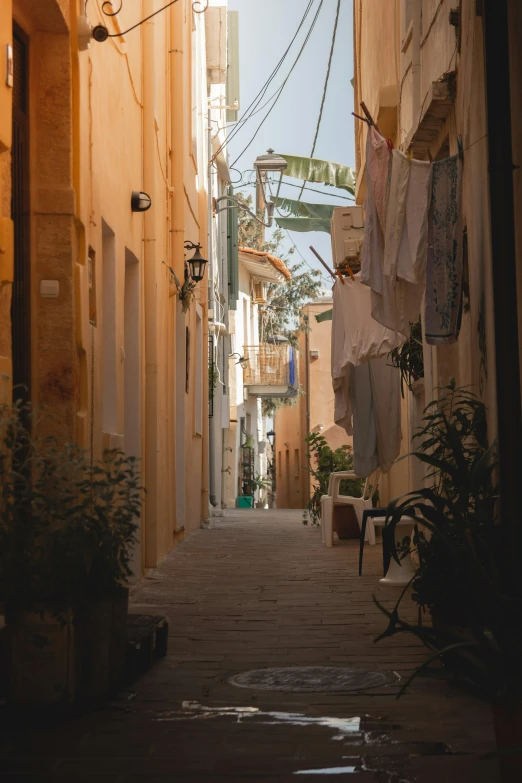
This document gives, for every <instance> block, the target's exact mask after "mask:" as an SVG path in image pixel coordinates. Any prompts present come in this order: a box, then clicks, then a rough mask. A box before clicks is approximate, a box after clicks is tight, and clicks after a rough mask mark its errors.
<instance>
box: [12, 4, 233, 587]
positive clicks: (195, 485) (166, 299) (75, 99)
mask: <svg viewBox="0 0 522 783" xmlns="http://www.w3.org/2000/svg"><path fill="white" fill-rule="evenodd" d="M119 5H121V8H117V6H119ZM163 5H164V4H163V3H161V2H159V0H142V2H123V3H121V4H119V3H118V4H115V3H113V4H112V6H111V4H110V3H102V2H98V0H91V2H84V0H41V1H39V2H33V1H32V0H6V1H5V2H2V3H1V8H0V35H1V45H2V63H4V61H6V62H7V71H6V73H5V74H3V75H2V79H1V84H0V193H1V198H0V216H1V223H0V229H1V230H0V259H1V264H0V268H1V281H0V393H1V399H2V400H4V401H8V400H9V399H10V398H11V395H12V389H13V387H17V386H19V385H20V384H22V385H23V386H25V387H26V388H27V392H24V395H25V396H26V397H27V398H28V399H30V400H31V402H32V403H33V404H34V405H36V406H37V407H39V408H46V409H47V410H49V411H50V412H51V413H52V414H53V417H54V421H55V422H56V427H59V428H60V433H62V437H63V438H64V439H67V440H69V441H72V442H76V443H78V444H80V445H81V446H82V447H83V448H85V449H86V450H87V451H89V452H90V453H91V454H92V455H93V457H94V458H97V457H99V456H100V455H101V452H102V449H103V448H106V447H118V448H122V449H123V450H124V451H125V452H126V453H127V454H129V455H132V456H136V457H138V458H139V459H140V460H141V469H142V477H143V482H144V484H145V487H146V489H147V495H146V501H145V508H144V512H143V518H142V520H141V535H140V544H139V547H138V548H137V550H136V552H135V559H134V571H135V573H136V575H139V574H140V573H141V572H142V571H143V570H144V569H145V568H149V567H154V566H155V565H156V564H157V563H158V561H159V560H160V559H161V558H162V557H163V556H164V555H165V554H166V552H168V550H169V549H170V548H171V547H172V546H173V545H175V543H176V542H177V541H178V540H180V539H181V538H182V537H183V536H184V535H185V534H187V533H189V532H191V531H192V530H194V529H195V528H197V527H199V526H200V524H201V523H202V522H205V520H206V519H208V514H209V510H208V509H209V479H208V476H209V466H208V435H209V428H208V387H209V384H208V370H207V368H208V291H207V277H205V279H204V280H203V281H202V282H200V283H199V284H197V285H196V286H195V288H194V289H193V291H192V292H191V293H189V296H188V298H187V297H185V301H181V298H180V294H183V293H184V292H185V290H186V289H181V286H182V285H183V283H184V280H185V269H186V265H185V261H186V258H187V257H188V258H190V256H191V255H192V253H193V252H194V251H193V250H190V249H189V250H186V249H185V247H184V245H185V243H186V242H189V243H193V244H199V245H200V246H201V253H202V255H203V256H204V257H205V258H208V257H209V256H208V250H209V245H208V235H209V224H210V222H211V221H212V220H214V218H213V216H212V206H211V202H210V201H209V182H210V181H211V180H212V178H213V182H214V184H213V188H214V190H215V191H219V192H223V191H224V186H225V183H226V181H227V178H228V177H227V168H226V161H225V159H224V153H222V154H221V157H220V159H219V160H218V164H219V165H218V167H217V169H216V166H215V164H214V165H213V166H212V167H211V168H212V172H211V175H210V176H209V159H210V157H211V147H212V143H213V142H212V135H213V134H212V133H211V132H209V124H211V120H213V121H214V125H215V126H219V127H221V126H222V125H224V124H225V122H224V120H225V112H226V100H225V99H224V98H223V97H222V95H221V93H222V92H223V90H222V89H220V85H221V86H222V85H223V84H224V83H225V82H226V71H227V14H226V3H223V2H221V3H219V4H218V3H215V2H210V6H211V8H210V9H208V10H210V11H211V12H212V14H213V16H210V17H209V20H208V21H207V22H206V20H205V13H204V12H205V11H206V10H207V9H206V6H207V3H192V2H189V0H179V1H178V2H176V3H174V4H173V5H172V6H171V7H169V8H167V9H165V10H163V11H161V12H160V13H155V12H157V11H159V10H160V9H161V8H163ZM216 8H217V12H216ZM220 9H221V11H220ZM145 19H146V21H145V22H144V23H143V24H138V23H140V22H141V21H142V20H145ZM209 22H210V24H209ZM214 22H215V24H213V23H214ZM97 25H101V26H104V27H106V30H107V34H108V37H107V38H106V40H103V41H100V42H98V41H97V40H94V39H93V38H92V28H93V27H95V26H97ZM206 27H207V29H205V28H206ZM207 50H208V52H209V57H210V61H212V62H211V65H212V67H210V66H207ZM4 52H7V57H4ZM216 58H217V61H218V62H217V71H216V64H215V62H214V61H215V60H216ZM220 63H221V65H220ZM213 85H217V87H213ZM209 98H211V99H213V101H214V105H213V107H211V111H213V112H214V115H213V117H211V116H210V115H209ZM216 99H217V100H216ZM214 135H215V134H214ZM223 140H224V139H223V138H222V139H221V142H223ZM133 192H144V193H145V194H147V196H148V197H150V202H151V206H150V209H148V210H147V211H144V212H139V211H134V208H133V207H131V194H132V193H133ZM214 248H215V241H214ZM223 253H224V254H225V256H226V242H225V244H224V248H222V249H221V250H220V251H219V254H218V255H216V251H215V250H214V257H213V258H212V257H211V266H212V262H214V267H215V264H216V259H217V258H219V263H222V258H221V256H222V254H223ZM214 283H215V279H214V278H213V279H212V287H211V290H212V292H213V291H214ZM225 286H226V281H225ZM225 291H226V288H225ZM189 300H190V301H189ZM20 394H21V392H20V391H19V390H17V389H15V392H14V395H15V397H17V396H19V395H20ZM53 426H55V425H53Z"/></svg>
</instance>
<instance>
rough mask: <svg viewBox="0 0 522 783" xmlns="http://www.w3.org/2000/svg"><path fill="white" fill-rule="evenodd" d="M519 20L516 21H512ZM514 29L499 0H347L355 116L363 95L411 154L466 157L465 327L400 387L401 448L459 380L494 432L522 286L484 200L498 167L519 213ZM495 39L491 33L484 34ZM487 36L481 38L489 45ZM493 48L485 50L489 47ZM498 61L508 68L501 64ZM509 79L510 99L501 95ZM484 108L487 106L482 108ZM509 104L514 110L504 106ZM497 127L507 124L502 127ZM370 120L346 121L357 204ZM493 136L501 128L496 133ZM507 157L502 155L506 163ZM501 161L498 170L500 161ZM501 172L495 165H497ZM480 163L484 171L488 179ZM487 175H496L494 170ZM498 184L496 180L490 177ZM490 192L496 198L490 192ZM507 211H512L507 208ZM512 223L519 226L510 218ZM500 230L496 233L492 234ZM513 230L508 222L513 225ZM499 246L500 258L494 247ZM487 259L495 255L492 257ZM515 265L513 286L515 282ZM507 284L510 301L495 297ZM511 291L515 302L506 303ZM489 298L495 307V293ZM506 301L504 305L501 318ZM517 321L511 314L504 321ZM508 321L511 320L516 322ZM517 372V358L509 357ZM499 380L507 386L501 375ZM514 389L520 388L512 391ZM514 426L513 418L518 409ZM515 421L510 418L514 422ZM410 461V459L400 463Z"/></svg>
mask: <svg viewBox="0 0 522 783" xmlns="http://www.w3.org/2000/svg"><path fill="white" fill-rule="evenodd" d="M517 25H518V26H517ZM508 29H509V30H510V31H511V32H510V33H509V34H510V35H511V36H513V35H515V33H514V32H513V31H514V30H516V29H518V30H520V8H519V3H517V2H504V1H502V2H501V3H499V4H497V3H495V2H493V3H491V2H488V0H486V1H485V2H479V1H478V0H460V2H451V0H393V1H392V2H389V3H382V2H380V1H379V0H355V2H354V66H355V67H354V88H355V108H354V110H355V112H356V113H359V114H361V103H362V102H364V103H365V105H366V106H367V107H368V109H369V111H370V113H371V115H372V116H373V119H374V121H375V122H376V123H377V125H378V126H379V128H380V130H381V133H382V134H383V135H384V136H386V137H387V138H390V139H391V140H392V141H393V144H394V146H395V147H397V148H399V149H401V150H402V151H403V152H405V153H407V154H411V155H412V156H413V157H414V158H418V159H421V160H433V161H435V160H439V159H442V158H444V157H447V156H449V155H454V154H457V152H458V151H459V147H460V149H461V151H462V155H463V169H462V171H463V182H462V187H463V191H462V217H463V221H464V236H465V244H464V296H463V304H462V325H461V330H460V335H459V338H458V341H457V342H455V343H454V344H452V345H444V346H432V345H428V344H427V343H426V342H425V340H424V369H425V377H424V384H423V388H418V389H417V392H416V396H414V395H412V394H408V395H407V399H406V410H405V411H403V413H404V414H405V415H403V437H404V439H405V440H406V444H407V445H408V446H409V444H410V443H411V437H412V434H413V431H414V429H415V427H416V426H417V425H418V423H419V418H420V416H421V415H422V413H421V412H422V409H423V408H424V405H425V404H428V403H429V402H430V401H431V400H432V399H433V398H434V397H435V396H436V395H437V391H436V390H437V387H441V386H444V385H446V384H447V383H448V382H449V380H450V378H455V380H456V383H457V385H458V386H469V387H470V388H471V389H472V390H473V391H475V392H476V393H478V394H479V395H480V396H481V397H482V399H483V400H484V401H485V402H486V404H487V406H488V410H489V422H488V424H489V431H490V436H491V439H493V438H494V437H495V436H496V434H497V432H498V431H499V427H498V421H497V394H498V388H499V372H502V371H503V369H504V368H505V363H506V359H507V356H506V351H503V352H502V356H500V357H499V356H498V355H497V356H496V352H498V347H499V344H502V343H503V342H504V341H505V340H506V339H508V340H510V341H512V345H513V347H514V351H515V353H516V352H517V338H518V334H517V332H518V331H519V329H517V326H516V319H517V317H518V319H519V321H520V308H518V315H517V303H516V288H517V287H518V290H520V280H521V274H520V268H519V267H520V262H521V260H522V257H521V252H520V233H518V235H517V242H518V247H517V248H515V246H513V247H512V252H511V251H508V252H506V250H505V248H506V245H505V234H506V229H505V226H506V223H505V222H504V223H503V226H501V225H500V224H499V222H498V220H496V219H495V218H494V212H493V211H492V203H493V204H497V203H498V202H497V199H500V200H502V201H503V200H504V196H503V195H502V191H501V190H499V189H497V195H496V196H495V197H494V198H493V197H492V187H493V186H494V183H493V181H492V177H493V176H495V172H496V171H497V166H499V167H500V166H504V165H505V166H506V170H505V174H506V177H505V181H504V190H503V192H504V194H505V196H506V201H505V207H506V210H507V212H506V213H505V215H506V216H507V217H508V222H509V211H510V204H509V202H510V200H511V194H510V191H511V190H512V188H513V186H514V191H513V192H514V198H515V214H517V210H518V214H520V173H519V171H518V167H516V166H515V167H513V165H510V162H511V161H512V164H517V163H519V161H518V159H517V155H518V154H519V152H520V104H519V95H520V88H519V86H517V85H519V84H520V78H519V77H520V56H519V53H518V49H519V47H518V45H517V44H516V43H515V42H514V40H513V39H512V40H511V41H509V44H510V45H509V46H508V39H507V34H508ZM494 36H496V38H493V37H494ZM492 40H496V41H497V46H498V42H499V41H502V40H504V45H503V46H501V48H502V52H503V54H502V57H496V56H491V55H490V59H489V61H488V62H486V60H487V57H485V52H487V51H488V46H490V47H491V46H492V44H491V41H492ZM488 41H489V43H488ZM491 51H493V50H492V49H491ZM507 58H509V68H510V74H507V75H506V73H503V72H502V68H503V66H502V61H503V59H505V60H506V63H507ZM504 70H505V69H504ZM497 78H498V79H499V80H500V81H499V82H498V83H499V84H502V89H503V93H502V95H503V98H502V100H503V101H504V104H503V105H504V109H505V112H507V115H506V114H504V116H507V118H508V121H507V126H509V127H508V130H509V134H510V136H511V134H512V139H513V145H512V147H511V142H510V141H509V143H508V145H507V146H506V144H503V149H504V152H503V153H499V154H500V157H502V154H503V156H504V160H503V161H502V162H501V161H500V159H499V160H497V161H495V160H494V156H495V154H496V153H495V152H494V148H495V145H497V149H500V148H499V147H498V144H501V145H502V142H501V141H500V137H498V134H499V126H498V124H495V125H493V124H492V116H491V105H492V102H493V101H494V100H495V98H494V97H493V96H494V94H495V90H492V89H491V85H492V84H493V83H494V81H495V79H497ZM510 86H511V98H510V95H509V93H510V89H509V88H510ZM488 106H489V110H490V114H489V116H488ZM510 112H511V119H509V115H510ZM507 126H506V125H504V127H505V128H506V127H507ZM367 131H368V126H367V124H366V123H365V122H362V121H361V120H359V119H356V120H355V137H356V157H357V190H356V199H357V203H360V204H363V203H364V197H365V192H366V182H365V169H364V164H365V144H366V135H367ZM495 136H497V137H498V141H497V140H496V138H495ZM506 161H508V163H506ZM508 167H509V168H510V170H509V172H507V168H508ZM499 170H500V169H499ZM488 172H489V176H488ZM492 172H493V174H492ZM497 182H498V179H497ZM492 199H493V200H492ZM511 220H512V213H511ZM516 230H517V232H520V229H519V228H518V227H517V229H516ZM499 231H501V232H502V234H503V235H504V236H502V235H499ZM511 231H513V228H511ZM499 254H500V255H499ZM501 258H502V261H501V264H502V269H504V270H511V271H510V272H508V277H509V275H511V278H510V279H511V280H512V285H511V286H509V285H507V286H506V285H505V280H504V281H502V280H500V277H503V275H502V274H501V275H500V277H499V263H500V259H501ZM495 259H496V260H495ZM515 266H516V267H517V271H518V275H517V276H516V277H517V280H518V283H515ZM501 285H504V292H506V291H508V292H509V301H508V299H507V298H506V296H505V294H504V305H501V304H500V298H502V294H499V291H500V286H501ZM513 296H514V301H513ZM497 297H500V298H499V299H497V302H496V306H495V298H497ZM503 307H505V308H506V311H507V312H511V317H512V321H511V327H509V326H506V324H507V323H508V321H509V319H508V320H507V321H506V320H505V321H504V325H502V324H500V321H499V318H501V311H502V309H503ZM513 318H514V321H513ZM513 323H514V328H513ZM515 366H516V372H515V375H516V374H517V372H518V362H516V361H515ZM504 388H505V384H504ZM519 396H520V395H518V397H519ZM513 410H514V411H515V413H516V417H515V420H514V426H515V428H517V431H518V428H519V424H520V406H518V411H517V404H516V402H515V404H514V407H513V406H512V407H511V411H512V413H513ZM517 420H518V423H517ZM407 462H409V465H407V464H406V463H407ZM418 468H419V466H418V465H414V464H412V462H411V460H408V461H406V462H403V463H402V465H401V463H399V464H398V465H396V466H394V468H393V469H392V471H391V473H390V474H389V480H388V481H389V485H388V487H387V491H386V493H385V494H386V495H387V496H388V498H389V497H393V496H394V495H398V494H400V493H402V492H404V491H407V490H408V489H412V488H415V487H416V486H419V481H420V480H421V475H420V474H419V470H418Z"/></svg>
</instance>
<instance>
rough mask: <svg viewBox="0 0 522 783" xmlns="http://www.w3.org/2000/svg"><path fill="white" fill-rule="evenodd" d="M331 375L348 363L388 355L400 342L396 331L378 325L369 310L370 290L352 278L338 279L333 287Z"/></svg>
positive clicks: (356, 362) (359, 362)
mask: <svg viewBox="0 0 522 783" xmlns="http://www.w3.org/2000/svg"><path fill="white" fill-rule="evenodd" d="M332 298H333V312H332V374H333V375H332V377H333V378H338V377H341V376H342V374H343V372H342V371H343V369H344V368H346V367H347V365H348V364H353V365H358V364H363V363H364V362H366V361H368V360H369V359H375V358H377V357H379V356H387V355H388V354H389V353H390V351H393V349H394V348H397V347H398V346H399V345H400V338H399V337H398V336H397V334H395V332H393V331H391V330H390V329H386V328H385V327H383V326H381V325H380V324H378V323H377V322H376V321H375V320H374V319H373V318H372V313H371V291H370V289H369V288H368V286H365V285H363V283H362V282H361V273H358V274H356V275H355V276H354V277H353V279H350V278H345V279H344V281H343V282H341V281H340V280H337V281H336V282H335V284H334V287H333V292H332Z"/></svg>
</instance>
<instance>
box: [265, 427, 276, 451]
mask: <svg viewBox="0 0 522 783" xmlns="http://www.w3.org/2000/svg"><path fill="white" fill-rule="evenodd" d="M275 436H276V434H275V432H274V430H268V432H267V433H266V437H267V438H268V442H269V443H270V445H271V446H272V448H274V443H275Z"/></svg>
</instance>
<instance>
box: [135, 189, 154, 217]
mask: <svg viewBox="0 0 522 783" xmlns="http://www.w3.org/2000/svg"><path fill="white" fill-rule="evenodd" d="M151 206H152V200H151V197H150V196H149V194H148V193H144V192H143V191H142V190H133V191H132V193H131V209H132V211H133V212H146V211H147V210H148V209H150V208H151Z"/></svg>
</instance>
